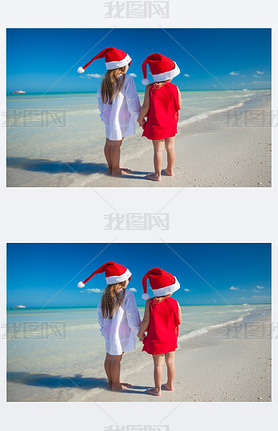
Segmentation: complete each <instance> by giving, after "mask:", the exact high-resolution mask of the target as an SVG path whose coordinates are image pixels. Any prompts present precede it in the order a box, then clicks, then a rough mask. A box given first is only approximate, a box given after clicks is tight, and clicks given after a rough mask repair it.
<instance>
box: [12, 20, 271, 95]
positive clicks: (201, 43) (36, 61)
mask: <svg viewBox="0 0 278 431" xmlns="http://www.w3.org/2000/svg"><path fill="white" fill-rule="evenodd" d="M166 31H167V33H166V32H165V31H164V30H163V29H117V28H116V29H114V30H112V31H111V32H110V33H109V29H107V28H106V29H8V30H7V92H12V91H17V90H25V91H27V92H46V91H50V92H64V91H66V92H74V91H85V92H86V91H96V90H97V89H98V88H99V86H100V83H101V77H102V75H103V74H104V73H105V71H106V69H105V64H104V59H99V60H96V61H95V62H93V63H92V65H90V66H89V67H88V68H87V69H86V72H85V73H84V74H83V75H80V74H78V73H77V68H78V67H79V66H84V64H86V63H87V62H88V61H89V60H91V58H93V57H94V56H95V55H96V54H97V53H98V52H100V51H101V50H102V49H104V48H106V47H108V46H114V47H116V48H119V49H121V50H123V51H125V52H127V53H128V54H129V55H130V56H131V58H132V64H131V68H130V73H131V74H135V75H136V76H134V79H135V83H136V86H137V89H138V91H142V90H143V89H144V86H143V85H142V84H141V81H142V78H143V76H142V69H141V65H142V62H143V61H144V59H145V58H146V57H147V56H148V55H149V54H151V53H153V52H159V53H161V54H163V55H166V56H167V57H170V58H171V59H172V60H174V61H176V62H177V64H178V66H179V67H180V69H181V73H180V75H179V76H178V77H176V78H175V79H174V82H175V83H176V85H178V86H179V87H180V89H181V90H202V89H203V90H224V89H225V88H226V89H243V88H270V80H271V76H270V74H271V31H270V29H167V30H166ZM108 33H109V34H108ZM95 45H96V46H95ZM92 48H93V49H92ZM88 51H90V52H89V53H88ZM86 53H87V54H86ZM84 54H86V55H85V56H84ZM83 56H84V58H83V59H81V57H83ZM193 57H194V58H193ZM75 63H77V64H76V65H75ZM205 69H206V70H205ZM212 75H213V76H212ZM148 78H151V76H150V74H149V72H148ZM215 78H216V79H215ZM54 84H55V85H54Z"/></svg>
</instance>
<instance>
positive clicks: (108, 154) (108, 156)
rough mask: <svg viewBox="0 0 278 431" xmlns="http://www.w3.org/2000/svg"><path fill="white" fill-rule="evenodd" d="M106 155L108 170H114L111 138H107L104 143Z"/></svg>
mask: <svg viewBox="0 0 278 431" xmlns="http://www.w3.org/2000/svg"><path fill="white" fill-rule="evenodd" d="M104 155H105V158H106V161H107V165H108V171H109V172H110V173H111V172H112V162H111V141H110V139H108V138H106V142H105V145H104Z"/></svg>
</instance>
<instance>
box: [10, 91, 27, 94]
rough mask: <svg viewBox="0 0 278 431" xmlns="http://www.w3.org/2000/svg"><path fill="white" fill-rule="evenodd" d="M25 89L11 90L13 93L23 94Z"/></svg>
mask: <svg viewBox="0 0 278 431" xmlns="http://www.w3.org/2000/svg"><path fill="white" fill-rule="evenodd" d="M25 93H26V91H23V90H18V91H13V94H25Z"/></svg>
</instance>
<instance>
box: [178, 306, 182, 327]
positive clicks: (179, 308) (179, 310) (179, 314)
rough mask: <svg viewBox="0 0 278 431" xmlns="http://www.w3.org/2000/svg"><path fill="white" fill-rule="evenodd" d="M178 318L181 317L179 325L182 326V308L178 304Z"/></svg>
mask: <svg viewBox="0 0 278 431" xmlns="http://www.w3.org/2000/svg"><path fill="white" fill-rule="evenodd" d="M178 316H179V321H180V323H179V325H180V324H181V322H182V315H181V307H180V304H179V303H178Z"/></svg>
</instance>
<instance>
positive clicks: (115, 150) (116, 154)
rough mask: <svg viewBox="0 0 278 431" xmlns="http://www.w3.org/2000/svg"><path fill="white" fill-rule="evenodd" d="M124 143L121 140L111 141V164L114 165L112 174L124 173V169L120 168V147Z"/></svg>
mask: <svg viewBox="0 0 278 431" xmlns="http://www.w3.org/2000/svg"><path fill="white" fill-rule="evenodd" d="M121 145H122V140H121V141H111V152H110V156H111V165H112V175H115V176H118V175H124V171H122V169H121V168H120V154H121V152H120V149H121Z"/></svg>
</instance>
